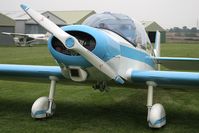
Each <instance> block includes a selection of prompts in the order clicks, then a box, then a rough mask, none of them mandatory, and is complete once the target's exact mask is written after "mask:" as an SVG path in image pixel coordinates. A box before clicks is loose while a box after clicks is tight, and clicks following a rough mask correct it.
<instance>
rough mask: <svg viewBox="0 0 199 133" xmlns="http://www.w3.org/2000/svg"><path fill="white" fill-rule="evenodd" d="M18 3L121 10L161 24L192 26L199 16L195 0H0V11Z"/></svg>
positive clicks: (39, 7)
mask: <svg viewBox="0 0 199 133" xmlns="http://www.w3.org/2000/svg"><path fill="white" fill-rule="evenodd" d="M22 3H24V4H28V5H29V6H30V7H31V8H33V9H36V10H50V11H52V10H54V11H55V10H95V11H96V12H99V13H100V12H105V11H109V12H115V13H123V14H126V15H128V16H130V17H132V18H135V19H137V20H139V21H141V20H149V21H151V20H153V21H156V22H158V23H159V24H160V25H161V26H163V27H164V28H170V27H174V26H178V27H182V26H185V25H186V26H188V27H196V26H197V19H199V0H0V11H2V10H3V11H17V10H21V9H20V7H19V5H20V4H22ZM0 21H1V20H0Z"/></svg>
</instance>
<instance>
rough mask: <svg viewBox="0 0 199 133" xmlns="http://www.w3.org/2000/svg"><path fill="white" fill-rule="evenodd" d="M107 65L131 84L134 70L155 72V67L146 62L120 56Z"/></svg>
mask: <svg viewBox="0 0 199 133" xmlns="http://www.w3.org/2000/svg"><path fill="white" fill-rule="evenodd" d="M107 64H109V65H110V66H111V67H112V68H113V69H114V70H115V71H117V72H118V74H119V75H120V76H121V77H122V78H124V79H126V80H128V81H129V82H132V80H131V73H132V71H133V70H154V68H153V67H151V66H150V65H148V64H146V63H144V62H140V61H138V60H133V59H129V58H127V57H123V56H120V55H119V56H116V57H114V58H112V59H111V60H109V61H107Z"/></svg>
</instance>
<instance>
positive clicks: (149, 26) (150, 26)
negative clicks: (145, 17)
mask: <svg viewBox="0 0 199 133" xmlns="http://www.w3.org/2000/svg"><path fill="white" fill-rule="evenodd" d="M141 23H142V24H143V25H144V27H145V30H146V31H147V34H148V36H149V39H150V41H151V42H152V43H154V42H155V35H156V31H157V30H158V31H159V32H160V34H161V43H165V42H166V30H165V29H164V28H162V27H161V26H160V25H159V24H158V23H156V22H155V21H141Z"/></svg>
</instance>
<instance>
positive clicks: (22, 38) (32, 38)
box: [1, 32, 51, 46]
mask: <svg viewBox="0 0 199 133" xmlns="http://www.w3.org/2000/svg"><path fill="white" fill-rule="evenodd" d="M1 34H3V35H9V36H12V37H13V40H14V42H15V44H16V46H32V43H33V42H36V41H46V42H47V41H48V38H49V37H50V36H51V35H50V34H49V33H48V32H47V33H46V34H22V33H9V32H2V33H1Z"/></svg>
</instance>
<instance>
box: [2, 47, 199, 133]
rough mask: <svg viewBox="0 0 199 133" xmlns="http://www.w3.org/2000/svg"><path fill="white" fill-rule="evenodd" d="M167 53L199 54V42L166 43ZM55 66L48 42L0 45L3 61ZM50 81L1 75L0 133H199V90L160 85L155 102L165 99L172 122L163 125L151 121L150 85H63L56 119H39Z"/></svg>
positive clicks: (164, 48) (169, 118) (58, 92)
mask: <svg viewBox="0 0 199 133" xmlns="http://www.w3.org/2000/svg"><path fill="white" fill-rule="evenodd" d="M162 47H163V49H162V55H164V56H189V57H199V52H198V51H199V45H195V44H182V45H179V44H163V45H162ZM5 63H7V64H11V63H12V64H36V65H55V63H54V61H53V59H52V58H51V56H50V54H49V53H48V51H47V48H46V46H37V47H31V48H29V47H22V48H18V47H0V64H5ZM48 88H49V84H48V83H32V82H14V81H2V80H0V132H2V133H9V132H20V133H23V132H24V133H26V132H28V133H34V132H39V133H44V132H67V133H94V132H95V133H131V132H132V133H145V132H161V133H187V132H191V133H197V132H198V131H199V126H198V125H199V90H197V89H172V88H170V89H161V88H157V89H156V91H155V93H154V102H155V103H156V102H159V103H162V104H163V105H164V107H165V109H166V112H167V125H166V126H165V127H164V128H162V129H159V130H152V129H150V128H148V125H147V123H146V114H147V110H146V106H145V105H146V95H147V90H146V89H142V88H137V87H125V88H123V87H117V86H116V87H111V91H109V92H108V93H100V92H98V91H94V90H92V89H91V87H90V86H89V85H84V84H76V83H70V84H68V85H63V84H58V85H57V90H56V104H57V110H56V114H55V115H54V117H53V118H50V119H46V120H34V119H32V118H31V117H30V109H31V106H32V103H33V102H34V101H35V99H37V98H38V97H40V96H46V95H48V91H49V90H48Z"/></svg>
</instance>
